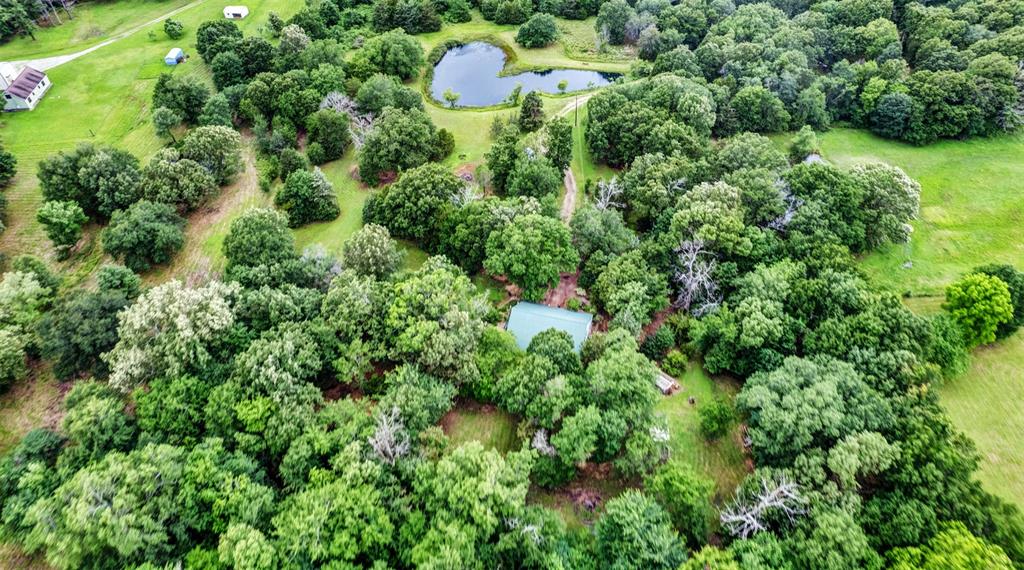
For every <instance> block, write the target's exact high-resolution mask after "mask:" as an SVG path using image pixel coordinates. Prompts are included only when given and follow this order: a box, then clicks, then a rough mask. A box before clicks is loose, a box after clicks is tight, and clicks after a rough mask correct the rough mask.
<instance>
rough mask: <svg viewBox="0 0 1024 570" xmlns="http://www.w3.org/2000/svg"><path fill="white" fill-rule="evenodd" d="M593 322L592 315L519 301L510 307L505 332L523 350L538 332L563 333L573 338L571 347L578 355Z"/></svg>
mask: <svg viewBox="0 0 1024 570" xmlns="http://www.w3.org/2000/svg"><path fill="white" fill-rule="evenodd" d="M593 320H594V315H591V314H590V313H581V312H578V311H567V310H565V309H558V308H555V307H548V306H545V305H538V304H536V303H526V302H521V303H518V304H516V306H515V307H512V312H511V313H509V315H508V322H507V323H505V330H507V331H508V332H510V333H512V335H513V336H515V337H516V344H518V345H519V348H522V349H525V348H526V347H528V346H530V341H531V340H533V337H535V336H537V335H538V334H540V333H541V332H544V331H546V330H548V329H557V330H560V331H564V332H566V333H568V334H569V336H570V337H572V342H573V346H574V347H575V349H576V352H579V351H580V348H582V346H583V341H585V340H587V337H588V336H590V326H591V324H592V322H593Z"/></svg>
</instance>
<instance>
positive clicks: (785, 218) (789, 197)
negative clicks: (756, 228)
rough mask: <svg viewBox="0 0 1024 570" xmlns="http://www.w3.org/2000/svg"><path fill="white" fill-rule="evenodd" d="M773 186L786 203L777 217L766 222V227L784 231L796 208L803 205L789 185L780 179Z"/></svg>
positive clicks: (794, 214)
mask: <svg viewBox="0 0 1024 570" xmlns="http://www.w3.org/2000/svg"><path fill="white" fill-rule="evenodd" d="M775 187H776V188H777V189H778V191H779V196H781V197H782V201H783V202H785V203H786V211H785V212H783V213H782V215H780V216H779V217H777V218H775V219H774V220H772V221H770V222H768V229H772V230H775V231H777V232H781V231H784V230H785V229H786V227H787V226H789V223H790V222H792V221H793V217H794V216H796V212H797V210H799V209H800V207H801V206H803V205H804V201H803V199H801V198H798V197H796V196H794V195H793V193H792V192H791V191H790V189H789V185H788V184H786V183H785V182H783V181H782V180H777V181H776V182H775Z"/></svg>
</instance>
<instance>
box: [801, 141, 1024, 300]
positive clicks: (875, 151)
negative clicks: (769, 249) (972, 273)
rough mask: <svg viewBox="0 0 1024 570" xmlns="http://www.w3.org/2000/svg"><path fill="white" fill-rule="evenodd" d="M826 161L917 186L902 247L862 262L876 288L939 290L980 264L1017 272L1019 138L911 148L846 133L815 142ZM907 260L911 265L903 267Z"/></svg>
mask: <svg viewBox="0 0 1024 570" xmlns="http://www.w3.org/2000/svg"><path fill="white" fill-rule="evenodd" d="M820 140H821V146H822V150H823V152H824V155H825V157H826V158H828V159H829V160H830V161H832V162H834V163H836V164H838V165H840V166H843V167H848V166H851V165H853V164H856V163H861V162H867V161H883V162H888V163H890V164H894V165H896V166H899V167H900V168H903V169H904V170H905V171H906V172H907V174H909V175H910V176H911V177H913V178H914V179H916V180H917V181H918V182H920V183H921V219H919V220H917V221H915V222H914V224H913V225H914V234H913V237H912V238H911V243H910V244H909V245H903V244H901V245H893V246H889V247H887V248H884V249H882V250H881V251H879V252H877V253H872V254H870V255H868V256H866V257H865V258H864V260H863V263H862V264H861V266H862V267H863V268H864V269H865V270H866V271H867V272H868V273H869V274H870V275H871V277H872V279H873V281H874V282H875V283H879V284H880V285H882V286H884V287H888V288H891V289H893V290H895V291H898V292H901V293H902V292H904V291H909V292H911V293H912V294H913V295H915V296H916V295H941V294H942V290H943V288H944V287H945V286H946V285H947V284H948V283H950V282H952V281H954V280H956V279H957V278H958V277H959V276H960V275H962V274H963V273H965V272H967V271H969V270H970V269H971V268H973V267H975V266H977V265H980V264H983V263H1012V264H1014V265H1016V266H1018V267H1022V266H1024V241H1021V240H1020V228H1021V227H1024V160H1021V157H1022V156H1024V135H1016V136H1005V137H996V138H988V139H984V138H978V139H971V140H969V141H942V142H938V143H935V144H933V145H929V146H927V147H915V146H910V145H907V144H904V143H899V142H894V141H890V140H886V139H882V138H879V137H876V136H874V135H872V134H870V133H867V132H865V131H859V130H852V129H834V130H832V131H830V132H828V133H826V134H824V135H822V136H821V139H820ZM907 261H910V262H912V263H913V266H912V267H910V268H906V269H905V268H903V264H904V263H905V262H907Z"/></svg>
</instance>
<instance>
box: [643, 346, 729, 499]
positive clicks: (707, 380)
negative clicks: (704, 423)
mask: <svg viewBox="0 0 1024 570" xmlns="http://www.w3.org/2000/svg"><path fill="white" fill-rule="evenodd" d="M677 380H678V381H679V384H680V386H682V390H680V391H678V392H676V393H675V394H673V395H671V396H665V397H662V398H661V400H660V401H659V402H658V406H657V408H656V413H658V414H662V415H664V416H665V418H666V419H667V420H668V427H669V434H670V435H671V437H672V439H671V442H672V459H673V460H677V461H682V462H684V463H689V464H690V465H693V466H694V467H695V468H696V469H697V470H698V471H699V472H703V473H704V475H705V476H707V477H709V478H710V479H712V480H713V481H714V482H715V489H716V497H715V499H716V502H719V503H721V502H725V501H728V500H729V499H730V498H732V494H733V492H734V491H735V490H736V487H737V486H739V484H740V482H741V481H743V478H744V477H745V476H746V474H747V471H746V467H745V460H746V458H745V456H744V454H743V447H742V443H741V441H742V440H741V435H740V429H739V426H738V425H736V426H733V429H731V430H730V431H729V433H728V434H726V435H724V436H722V437H721V438H720V439H718V440H715V441H708V440H707V439H705V438H704V436H703V435H701V433H700V416H699V415H698V414H699V412H698V410H699V409H700V407H701V406H703V405H705V404H707V403H708V402H711V401H712V400H714V399H715V398H723V399H727V400H729V401H731V400H732V399H733V397H734V396H735V395H736V393H737V392H739V388H740V387H739V384H738V383H737V382H736V381H735V380H732V379H730V378H726V377H711V376H710V375H708V373H707V372H705V371H704V368H703V367H702V366H701V363H700V362H699V361H696V360H695V361H692V362H690V367H689V369H688V370H687V372H686V374H685V375H683V376H682V377H681V378H677ZM690 397H693V398H694V404H693V405H691V404H690V402H689V398H690Z"/></svg>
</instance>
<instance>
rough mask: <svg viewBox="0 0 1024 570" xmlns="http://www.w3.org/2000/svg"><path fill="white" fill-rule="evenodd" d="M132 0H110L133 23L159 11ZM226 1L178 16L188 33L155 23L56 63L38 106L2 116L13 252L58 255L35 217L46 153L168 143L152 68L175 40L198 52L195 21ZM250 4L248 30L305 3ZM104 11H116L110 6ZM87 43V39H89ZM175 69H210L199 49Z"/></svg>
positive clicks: (4, 240)
mask: <svg viewBox="0 0 1024 570" xmlns="http://www.w3.org/2000/svg"><path fill="white" fill-rule="evenodd" d="M182 4H184V2H182ZM134 5H136V3H133V2H126V3H121V2H118V3H116V4H110V5H109V9H110V10H114V7H115V6H116V7H118V9H119V10H121V11H122V12H120V13H119V16H117V17H118V18H124V19H125V22H126V23H125V24H124V27H125V28H129V27H131V25H129V24H128V23H127V22H128V18H131V24H133V25H134V24H137V23H140V22H145V21H147V20H148V19H151V18H152V17H154V16H157V15H159V13H157V14H154V15H149V14H134V13H132V11H131V10H132V6H134ZM104 6H108V5H105V4H96V3H91V4H88V5H83V6H82V7H81V8H80V9H79V13H85V12H86V11H88V10H92V9H94V8H96V7H104ZM175 6H176V4H175V3H173V2H168V3H164V4H163V8H162V9H161V11H160V13H162V12H166V11H170V10H172V9H173V8H174V7H175ZM222 7H223V6H222V5H220V4H214V3H210V2H204V3H202V4H199V5H197V6H194V7H192V8H189V9H188V10H185V11H183V12H181V13H179V14H178V15H177V16H175V18H176V19H178V20H181V21H182V23H184V25H185V37H183V38H182V39H180V40H171V39H169V38H167V36H166V35H165V34H164V33H163V28H162V24H154V25H152V26H149V27H147V28H146V29H143V30H140V31H139V32H136V33H135V34H133V35H131V36H129V37H126V38H124V39H122V40H119V41H117V42H115V43H114V44H111V45H109V46H106V47H104V48H102V49H99V50H97V51H95V52H93V53H90V54H88V55H86V56H84V57H82V58H80V59H77V60H75V61H72V62H70V63H67V64H64V65H62V66H60V67H57V68H54V69H52V70H50V71H49V72H48V75H49V76H50V79H51V80H52V81H53V87H52V88H51V89H50V92H49V94H47V96H46V98H45V99H43V101H42V102H41V103H40V104H39V106H38V107H37V108H36V109H35V110H34V111H32V112H29V113H17V114H8V115H3V117H0V121H2V122H0V138H2V139H3V141H4V145H5V146H6V148H7V149H8V150H10V151H11V152H13V153H14V154H15V156H16V157H17V158H18V163H19V172H18V175H17V176H16V177H15V179H14V181H13V184H12V185H11V187H10V188H8V189H7V190H6V192H5V193H6V195H7V198H8V202H9V204H8V209H7V216H6V220H5V224H6V225H7V229H6V230H5V231H4V233H3V234H2V235H0V251H4V252H5V253H8V254H13V253H33V254H36V255H40V256H43V257H50V258H51V259H52V252H51V248H50V244H49V242H48V240H47V239H46V237H45V236H44V234H43V233H42V229H41V227H40V226H39V224H38V223H37V222H36V221H35V211H36V209H37V208H38V206H39V204H40V202H41V197H40V193H39V187H38V183H37V181H36V177H35V171H36V165H37V164H38V162H39V161H40V160H42V159H43V158H45V157H47V156H49V155H51V154H54V153H56V152H57V151H60V150H67V149H71V148H74V146H75V145H76V144H78V143H80V142H96V143H106V144H112V145H115V146H118V147H120V148H123V149H125V150H128V151H131V152H132V153H133V154H135V155H136V156H138V157H139V158H140V160H142V161H145V160H147V159H148V158H149V157H150V156H152V155H153V154H154V153H155V152H156V151H157V150H159V149H160V147H161V146H163V144H164V143H165V141H162V140H160V139H159V138H158V137H157V136H156V134H155V133H154V131H153V127H152V124H151V123H150V109H149V107H150V98H151V95H152V89H153V85H154V84H155V82H156V77H157V74H155V73H153V68H154V66H153V64H154V62H156V63H157V64H160V65H162V64H161V63H160V62H162V59H163V56H164V54H166V53H167V51H168V50H169V49H170V48H171V47H174V46H184V47H185V49H186V51H188V52H190V53H193V54H194V45H195V30H196V28H197V27H198V26H199V24H200V23H202V22H204V21H206V20H210V19H215V18H220V17H222V14H221V9H222ZM249 8H250V10H251V12H252V15H251V16H250V17H249V18H247V19H246V20H243V21H241V22H239V25H240V26H241V27H242V29H243V30H244V31H245V33H247V34H254V33H256V31H257V29H258V28H259V27H260V26H261V25H263V22H264V21H265V20H266V14H267V12H269V11H270V10H276V11H278V12H279V13H281V14H282V15H283V16H285V17H287V16H288V15H290V14H292V13H293V12H294V11H295V10H297V9H298V8H299V6H298V5H297V4H295V3H290V2H287V1H286V0H257V1H256V2H254V3H250V4H249ZM83 17H85V16H84V14H83ZM105 17H107V18H109V19H111V20H114V19H116V18H115V17H114V15H113V14H112V13H111V14H108V15H107V16H105ZM149 29H152V30H155V31H156V36H157V39H156V40H155V41H154V40H150V39H149V37H148V35H147V32H148V30H149ZM59 31H60V30H59V29H54V30H47V32H53V33H57V32H59ZM41 37H42V36H41ZM43 41H44V40H42V39H41V40H40V42H43ZM91 43H93V42H90V44H91ZM95 43H98V41H97V42H95ZM26 45H28V46H31V45H32V41H31V40H30V39H17V40H15V41H12V42H10V43H8V44H5V45H3V46H0V60H6V59H17V55H18V54H19V52H23V51H24V50H26V49H29V48H28V47H26ZM81 47H87V44H83V45H82V46H81ZM37 55H42V54H37ZM46 55H52V53H47V54H46ZM157 67H159V65H158V66H157ZM160 70H161V71H162V70H163V68H160ZM174 73H185V74H190V75H196V76H199V77H203V78H208V77H209V72H208V71H207V70H206V68H205V66H203V64H202V63H201V62H200V60H199V58H198V56H196V55H193V58H192V59H191V60H189V61H188V62H187V63H185V64H182V65H180V66H178V68H177V69H175V71H174Z"/></svg>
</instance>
